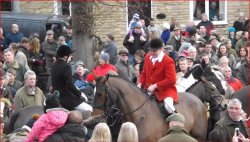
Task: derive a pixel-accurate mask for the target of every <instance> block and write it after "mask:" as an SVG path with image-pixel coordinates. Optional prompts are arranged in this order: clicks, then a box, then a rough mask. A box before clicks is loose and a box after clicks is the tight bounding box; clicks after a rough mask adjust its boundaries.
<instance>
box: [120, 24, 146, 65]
mask: <svg viewBox="0 0 250 142" xmlns="http://www.w3.org/2000/svg"><path fill="white" fill-rule="evenodd" d="M132 34H133V37H134V40H131V39H129V37H130V35H129V34H127V35H126V37H125V39H124V41H123V45H124V46H125V47H126V48H127V49H128V52H129V55H128V59H129V62H130V63H131V64H132V65H133V66H134V65H135V52H136V51H137V50H140V49H143V46H144V45H145V43H146V39H145V38H143V37H141V35H142V31H141V25H140V24H139V23H137V24H136V25H135V29H134V31H133V33H132Z"/></svg>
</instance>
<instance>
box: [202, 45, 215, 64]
mask: <svg viewBox="0 0 250 142" xmlns="http://www.w3.org/2000/svg"><path fill="white" fill-rule="evenodd" d="M204 51H205V52H206V53H207V54H208V56H209V60H210V63H212V64H218V57H217V55H216V54H215V51H213V50H212V45H211V44H210V43H206V44H205V49H204Z"/></svg>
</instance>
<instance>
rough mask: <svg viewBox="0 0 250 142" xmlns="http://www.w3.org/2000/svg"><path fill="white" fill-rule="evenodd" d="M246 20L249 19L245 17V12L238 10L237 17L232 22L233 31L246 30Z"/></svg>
mask: <svg viewBox="0 0 250 142" xmlns="http://www.w3.org/2000/svg"><path fill="white" fill-rule="evenodd" d="M248 22H249V20H248V19H247V17H245V14H244V13H243V12H240V14H239V18H238V20H237V21H235V22H234V24H233V27H234V28H235V31H236V32H237V31H248V30H247V29H248V26H247V25H248Z"/></svg>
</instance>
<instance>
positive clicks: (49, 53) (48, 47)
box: [41, 41, 58, 68]
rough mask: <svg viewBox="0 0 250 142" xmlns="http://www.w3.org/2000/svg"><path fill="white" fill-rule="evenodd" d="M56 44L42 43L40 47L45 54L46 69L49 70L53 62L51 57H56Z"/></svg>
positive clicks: (52, 42)
mask: <svg viewBox="0 0 250 142" xmlns="http://www.w3.org/2000/svg"><path fill="white" fill-rule="evenodd" d="M57 46H58V45H57V43H56V42H55V41H50V42H43V43H42V45H41V47H42V51H43V52H44V54H45V60H46V67H47V68H50V67H51V65H52V64H53V62H54V59H53V57H56V49H57Z"/></svg>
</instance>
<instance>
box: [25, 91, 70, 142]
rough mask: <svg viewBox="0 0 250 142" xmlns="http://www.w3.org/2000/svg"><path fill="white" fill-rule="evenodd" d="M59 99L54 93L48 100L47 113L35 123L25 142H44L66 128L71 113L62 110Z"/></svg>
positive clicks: (45, 107)
mask: <svg viewBox="0 0 250 142" xmlns="http://www.w3.org/2000/svg"><path fill="white" fill-rule="evenodd" d="M58 97H59V95H58V94H56V93H54V94H52V95H50V96H49V97H48V98H47V99H46V101H45V106H44V112H45V113H44V114H42V115H41V117H40V118H39V119H38V120H37V121H36V122H35V123H34V125H33V127H32V129H31V132H30V133H29V135H28V137H27V139H26V140H25V142H34V141H35V140H36V141H38V142H43V141H44V140H45V139H46V138H47V137H48V136H50V135H52V134H53V133H54V132H55V131H56V130H57V129H59V128H60V127H62V126H64V124H65V122H66V121H67V119H68V115H69V111H68V110H66V109H64V108H61V105H60V103H59V100H58Z"/></svg>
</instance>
